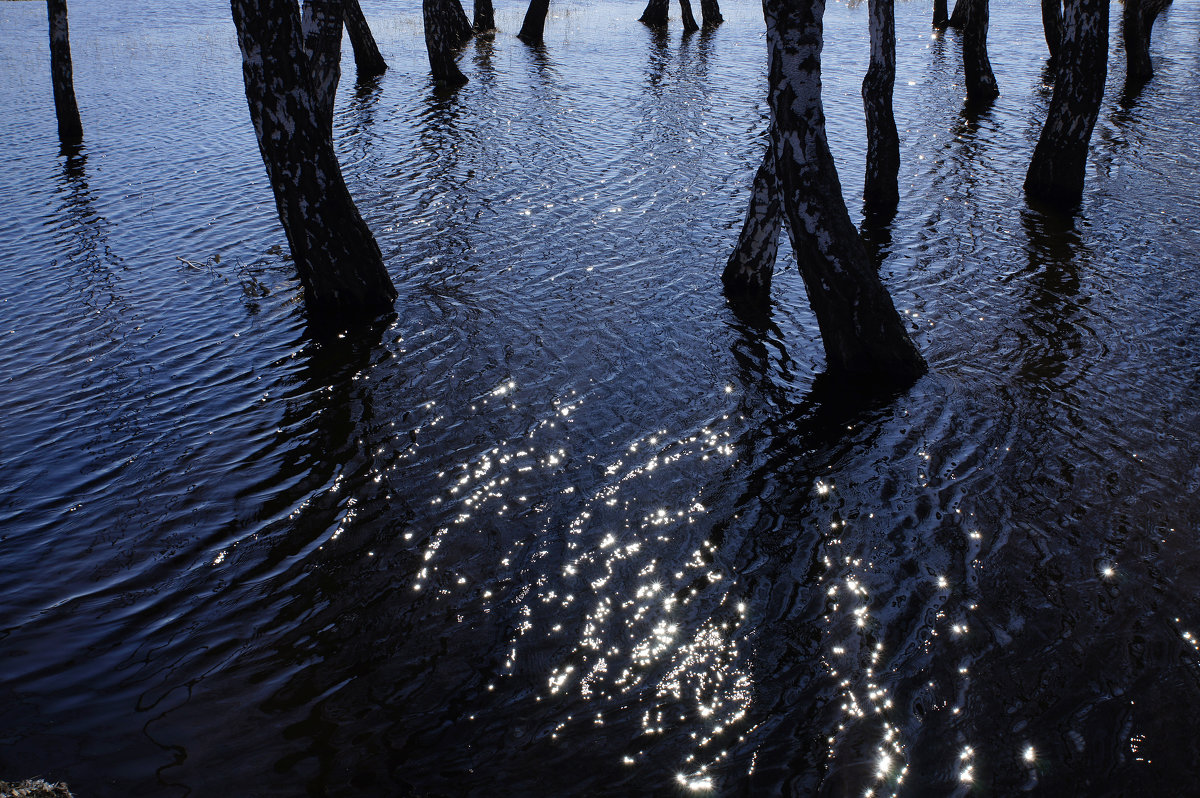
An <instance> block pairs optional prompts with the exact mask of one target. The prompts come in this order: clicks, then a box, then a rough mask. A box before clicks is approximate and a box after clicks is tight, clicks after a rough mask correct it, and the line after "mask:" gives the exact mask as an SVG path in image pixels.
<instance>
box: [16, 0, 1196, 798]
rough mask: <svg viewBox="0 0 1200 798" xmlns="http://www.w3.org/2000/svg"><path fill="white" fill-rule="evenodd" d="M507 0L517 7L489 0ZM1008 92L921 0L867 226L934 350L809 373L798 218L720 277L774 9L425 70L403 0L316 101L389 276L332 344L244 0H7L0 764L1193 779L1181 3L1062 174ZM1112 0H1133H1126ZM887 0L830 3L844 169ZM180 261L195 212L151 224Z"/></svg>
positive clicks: (1144, 787) (1116, 787)
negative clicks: (74, 134)
mask: <svg viewBox="0 0 1200 798" xmlns="http://www.w3.org/2000/svg"><path fill="white" fill-rule="evenodd" d="M518 5H519V4H518ZM992 5H993V8H992V24H991V34H990V41H991V51H992V59H993V65H994V67H995V69H996V73H997V77H998V79H999V82H1000V86H1001V89H1002V92H1003V94H1002V96H1001V97H1000V99H999V101H998V103H997V104H996V105H995V107H994V108H993V109H991V110H990V111H988V112H986V113H984V114H983V115H982V116H981V117H978V118H969V117H965V116H963V115H962V114H961V104H962V95H963V88H962V74H961V64H960V60H959V56H958V48H957V38H956V36H955V35H953V34H951V35H948V36H947V37H946V39H945V40H937V39H933V38H931V37H930V31H929V26H928V22H927V20H928V17H929V11H930V9H929V8H928V7H927V6H926V4H924V3H922V4H917V3H905V4H902V5H900V6H899V8H898V30H899V57H900V67H899V74H898V83H897V89H896V104H897V115H898V118H899V121H900V128H901V132H902V138H903V159H904V166H903V170H902V176H901V181H902V193H903V198H902V202H901V206H900V210H899V213H898V215H897V217H896V218H895V220H894V222H893V223H892V224H891V225H890V226H888V227H885V228H883V229H882V230H877V231H875V232H874V233H873V234H872V235H873V240H874V241H875V242H876V244H877V246H879V247H880V248H881V254H882V255H883V257H884V260H883V274H884V276H885V279H886V282H887V284H888V286H889V287H890V288H891V290H892V292H893V295H894V297H895V299H896V304H897V307H898V308H900V309H901V310H902V312H903V313H905V314H907V316H908V317H909V318H910V319H911V323H912V328H913V330H914V334H915V339H916V341H917V343H918V345H919V347H920V348H921V350H922V351H923V352H924V353H925V355H926V357H927V358H928V359H929V361H930V364H931V367H932V369H931V373H930V375H929V376H928V377H926V378H924V379H923V380H921V381H920V382H919V383H918V384H917V385H916V386H915V387H914V388H913V389H912V390H911V391H909V392H908V393H906V394H904V395H902V396H899V397H895V398H893V399H889V400H885V401H883V402H879V403H875V404H870V405H866V406H855V403H853V402H847V401H845V400H844V399H836V400H831V399H830V397H828V396H826V395H824V394H823V393H822V391H821V390H819V389H814V380H815V378H816V376H817V375H818V374H819V372H820V371H821V369H822V354H821V348H820V344H819V341H818V340H817V337H816V325H815V323H814V319H813V317H812V316H811V314H810V313H809V311H808V310H807V307H806V304H807V303H806V301H805V298H804V293H803V286H802V284H801V282H800V280H799V277H798V275H797V273H796V271H795V269H794V268H793V267H791V266H790V258H791V255H790V253H788V252H785V253H783V258H784V260H785V261H786V262H787V263H789V266H788V268H787V269H786V270H785V271H783V273H781V274H780V275H779V276H778V277H777V280H776V286H775V291H774V297H775V303H774V305H773V307H772V308H771V312H770V316H769V318H761V319H745V318H739V316H737V315H735V314H734V313H733V312H732V311H731V310H730V308H728V307H727V306H726V304H725V302H724V300H723V298H722V295H721V291H720V283H719V279H718V275H719V272H720V269H721V266H722V265H723V262H724V258H725V257H726V255H727V253H728V251H729V249H730V247H731V246H732V244H733V242H734V240H735V239H736V235H737V231H738V229H739V226H740V222H741V218H742V214H743V212H744V208H745V202H746V199H747V192H748V186H749V181H750V178H751V176H752V174H753V170H754V168H755V167H756V166H757V161H758V159H759V157H760V155H761V143H760V134H761V132H762V130H763V128H764V120H765V113H766V109H765V102H764V96H765V92H764V80H763V61H764V46H763V39H762V34H761V25H762V24H761V17H760V13H759V11H758V9H757V6H756V4H753V3H748V4H745V5H744V6H734V5H732V4H726V8H725V9H724V10H725V14H726V18H727V22H726V23H725V25H723V26H722V27H721V28H720V29H719V30H717V31H716V32H715V33H713V34H711V35H708V36H699V35H698V36H693V37H691V38H688V39H683V38H682V37H681V35H680V33H679V30H678V25H677V23H673V28H672V30H671V33H670V34H669V35H668V36H666V37H665V38H656V37H655V36H653V35H651V34H650V33H649V32H647V31H646V30H644V29H643V28H642V27H641V26H639V25H638V24H636V23H635V21H634V20H635V18H636V17H637V16H638V14H639V13H640V10H641V9H640V3H620V4H607V5H565V6H555V7H554V8H555V12H556V13H555V16H553V17H552V19H551V21H550V23H549V25H548V29H547V47H546V48H545V50H544V51H532V50H530V49H528V48H526V47H525V46H524V45H522V44H521V43H519V42H518V41H516V40H515V38H513V36H512V32H513V31H515V30H516V29H517V28H518V27H519V24H520V17H521V10H520V8H518V7H514V8H508V7H504V8H502V9H501V12H500V14H499V15H498V16H499V21H500V24H501V27H502V29H503V31H504V32H502V33H500V34H499V35H498V36H497V37H496V38H495V40H494V41H491V42H488V41H479V42H476V43H475V44H473V45H470V46H468V48H467V50H466V52H465V54H464V56H463V66H464V71H465V72H466V74H467V75H468V77H469V78H470V79H471V82H470V84H469V85H468V86H467V87H465V88H464V89H463V90H461V91H460V92H458V93H457V94H451V95H446V94H443V93H439V92H438V91H435V90H434V89H433V88H432V87H431V85H430V84H429V82H428V80H427V78H426V66H425V63H424V57H425V56H424V47H423V42H422V40H421V38H420V27H419V15H418V14H417V12H416V10H415V8H414V7H412V6H411V4H407V5H405V4H400V5H397V4H393V3H384V2H382V0H379V1H378V2H371V3H364V6H365V10H366V12H367V15H368V17H369V18H370V19H371V21H372V23H373V25H374V27H375V30H376V34H377V37H378V39H379V41H380V45H381V48H382V50H383V52H384V55H385V56H386V57H387V58H388V59H389V61H390V63H391V65H392V68H391V70H390V71H389V72H388V73H387V75H386V76H384V77H383V78H382V79H381V80H380V81H378V82H377V83H371V84H359V85H356V83H355V78H354V74H353V68H352V65H351V63H350V61H349V60H348V61H347V64H346V72H345V75H344V80H343V85H342V87H341V89H340V93H339V96H338V110H337V121H336V125H337V140H338V148H339V153H340V155H341V158H342V162H343V164H344V167H345V171H346V175H347V181H348V183H349V185H350V187H351V191H352V192H353V193H354V195H355V196H356V198H357V199H358V201H359V206H360V208H361V209H362V210H363V213H364V215H365V216H366V217H367V219H368V221H369V223H370V224H371V226H372V227H373V229H374V230H375V231H376V235H377V236H378V239H379V242H380V245H381V247H382V249H383V251H384V253H385V256H386V259H387V263H388V267H389V269H390V271H391V273H392V276H393V278H394V280H395V281H396V284H397V286H398V288H399V291H400V298H399V300H398V301H397V303H396V309H397V315H396V318H395V319H394V320H393V321H392V322H391V323H390V324H388V325H387V326H386V328H385V329H381V330H380V331H379V333H378V335H377V336H375V340H368V341H365V342H349V341H341V342H337V343H334V344H325V345H318V344H316V343H314V342H312V341H311V340H310V339H309V338H308V337H306V334H305V328H304V318H303V308H302V306H301V305H300V304H299V303H298V288H297V284H296V280H295V278H294V273H293V269H292V267H291V265H290V263H289V261H288V260H287V257H286V254H285V252H286V247H285V245H284V239H283V235H282V232H281V230H280V229H279V227H278V223H277V220H276V218H275V211H274V205H273V202H272V199H271V195H270V192H269V189H268V187H267V185H266V182H265V177H264V171H263V168H262V164H261V162H260V160H259V156H258V152H257V149H256V145H255V142H254V138H253V132H252V129H251V127H250V124H249V117H248V114H247V112H246V108H245V101H244V98H243V96H242V95H241V93H240V92H241V73H240V60H239V54H238V52H237V48H236V42H235V39H234V35H233V30H232V24H231V22H230V21H229V16H228V6H227V5H223V4H221V3H220V2H215V0H214V2H198V1H193V2H189V3H186V4H184V5H180V4H169V7H168V6H162V5H161V4H153V3H149V2H145V1H144V0H135V1H134V2H127V3H120V4H108V3H100V2H97V1H96V0H73V2H72V4H71V14H72V34H73V45H74V53H75V73H76V85H77V91H78V95H79V101H80V106H81V109H82V116H83V122H84V128H85V132H86V145H85V147H84V150H83V152H82V153H81V154H78V155H74V156H70V157H66V156H63V155H60V154H59V152H58V146H57V142H56V136H55V128H54V121H53V109H52V104H51V101H50V96H49V95H50V92H49V76H48V69H47V61H48V55H47V52H46V41H45V40H46V36H45V24H46V23H45V10H44V6H43V5H42V4H39V3H15V2H14V3H0V75H3V79H2V80H0V107H3V108H4V109H5V113H4V114H3V117H2V118H0V164H2V165H0V189H2V192H3V196H4V198H5V203H4V204H5V212H4V213H3V215H2V216H0V336H2V338H0V341H2V345H0V375H2V380H3V383H2V386H3V388H2V390H0V779H5V778H7V779H16V778H23V777H29V776H35V775H40V776H45V777H48V778H52V779H65V780H67V781H69V782H70V783H71V785H72V787H73V788H74V789H75V791H76V794H77V795H80V796H142V795H152V796H186V795H191V796H225V795H244V796H259V795H262V796H266V795H272V796H275V795H278V796H294V795H402V794H419V795H442V794H444V795H460V794H476V795H537V794H546V795H552V794H588V795H601V794H612V795H626V794H666V795H671V794H676V793H686V792H689V791H696V792H699V793H706V792H713V793H716V794H722V795H766V794H775V793H791V794H797V795H807V794H816V793H823V794H829V795H889V794H894V793H899V794H902V795H940V794H959V795H967V794H980V795H1005V794H1011V793H1015V792H1018V791H1021V790H1031V791H1034V792H1035V793H1041V794H1047V795H1063V794H1074V795H1182V794H1189V793H1193V792H1194V791H1195V790H1196V787H1195V785H1196V783H1197V781H1196V780H1197V778H1200V736H1197V735H1196V733H1195V730H1196V720H1195V718H1196V717H1197V714H1198V713H1200V641H1198V640H1197V637H1196V635H1197V634H1200V608H1198V607H1197V601H1196V596H1197V593H1198V592H1200V568H1198V566H1200V544H1198V542H1197V532H1198V531H1200V499H1197V498H1196V493H1197V491H1198V490H1200V442H1198V439H1197V433H1198V432H1200V379H1198V377H1197V373H1198V367H1200V344H1198V342H1197V336H1198V333H1200V301H1198V300H1197V299H1196V296H1197V292H1198V290H1200V269H1198V268H1197V266H1198V265H1200V264H1198V263H1197V260H1198V256H1197V253H1198V252H1200V200H1198V199H1197V196H1198V194H1200V176H1198V175H1197V171H1196V164H1197V163H1200V143H1198V141H1200V139H1198V137H1197V136H1196V121H1195V120H1196V112H1195V108H1196V100H1197V97H1198V95H1200V47H1197V39H1198V36H1200V9H1198V8H1197V7H1196V6H1195V5H1194V4H1191V3H1188V2H1176V4H1175V6H1174V7H1173V8H1172V9H1171V10H1170V12H1169V13H1168V14H1167V15H1166V16H1165V17H1163V18H1162V19H1161V20H1160V22H1159V24H1158V26H1157V27H1156V30H1155V41H1154V47H1153V54H1154V58H1155V64H1156V67H1157V70H1158V74H1157V76H1156V77H1155V79H1154V80H1153V81H1152V82H1151V83H1150V84H1149V85H1148V86H1147V87H1146V88H1145V90H1144V91H1143V92H1141V93H1140V94H1139V95H1136V96H1132V97H1124V98H1123V97H1122V85H1121V82H1122V81H1121V78H1120V75H1121V74H1122V73H1123V64H1124V59H1123V54H1122V52H1121V50H1120V46H1119V43H1118V42H1119V39H1117V38H1116V37H1114V40H1113V54H1112V57H1111V66H1112V73H1113V75H1114V76H1115V77H1113V78H1112V79H1111V80H1110V85H1109V90H1108V93H1107V95H1106V101H1105V106H1104V108H1103V110H1102V112H1101V117H1100V122H1099V124H1098V126H1097V130H1096V134H1095V137H1094V139H1093V151H1092V157H1091V160H1090V163H1089V173H1088V188H1087V192H1086V196H1085V199H1084V203H1083V206H1082V208H1081V210H1080V212H1079V213H1078V215H1076V216H1075V217H1074V218H1072V219H1066V220H1064V219H1059V218H1055V217H1051V216H1047V215H1043V214H1042V213H1040V212H1038V211H1037V210H1032V209H1030V208H1029V207H1028V206H1027V205H1026V203H1025V201H1024V199H1023V196H1022V192H1021V181H1022V179H1023V175H1024V169H1025V166H1026V164H1027V161H1028V158H1029V156H1030V153H1031V151H1032V145H1033V142H1034V140H1035V139H1036V136H1037V133H1038V129H1039V125H1040V119H1041V118H1042V115H1043V113H1044V110H1045V108H1046V105H1047V104H1048V102H1049V89H1048V87H1047V86H1046V84H1045V73H1044V70H1043V66H1044V47H1045V45H1044V43H1043V41H1042V38H1041V32H1040V25H1039V21H1038V20H1039V17H1038V11H1037V6H1036V4H1035V3H1033V2H1032V1H1031V0H1022V2H1004V1H1003V0H996V1H995V2H993V4H992ZM1118 13H1119V6H1114V15H1117V14H1118ZM865 30H866V21H865V8H863V7H862V6H859V7H856V8H847V7H845V6H841V5H832V6H831V7H830V8H829V10H828V13H827V45H826V58H825V63H826V70H825V98H826V106H827V110H828V113H829V128H830V137H831V141H832V143H833V147H834V150H835V155H836V156H837V158H838V159H839V165H840V168H841V171H842V178H843V182H844V187H845V190H846V194H847V197H848V198H849V200H850V203H849V204H850V205H851V208H852V210H855V209H857V205H858V203H857V201H855V199H854V198H855V197H856V196H857V194H858V192H859V191H860V186H861V182H862V167H861V163H862V160H863V156H864V143H863V133H862V121H861V117H862V111H861V105H860V101H859V99H858V82H859V80H860V79H861V75H862V73H863V70H864V68H865V55H866V50H867V48H866V42H865ZM180 259H183V260H180Z"/></svg>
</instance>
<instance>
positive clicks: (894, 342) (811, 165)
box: [763, 0, 925, 388]
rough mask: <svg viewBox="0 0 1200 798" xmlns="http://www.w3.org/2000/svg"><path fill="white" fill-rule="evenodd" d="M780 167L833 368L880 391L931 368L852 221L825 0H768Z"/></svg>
mask: <svg viewBox="0 0 1200 798" xmlns="http://www.w3.org/2000/svg"><path fill="white" fill-rule="evenodd" d="M763 12H764V16H765V17H766V22H767V48H768V52H769V54H770V71H769V76H770V97H769V100H770V107H771V117H772V123H773V125H774V130H775V138H774V143H775V167H776V174H777V177H778V181H779V188H780V190H781V191H782V195H783V208H784V213H785V214H786V217H787V221H788V229H789V230H790V232H791V237H792V248H793V250H795V252H796V260H797V263H798V264H799V266H800V273H801V275H802V277H803V278H804V286H805V289H806V290H807V292H808V300H809V304H810V305H811V306H812V309H813V313H814V315H815V316H816V318H817V324H818V326H819V327H820V330H821V340H822V343H823V344H824V347H825V361H826V368H827V370H828V372H829V373H830V375H833V376H836V377H838V378H849V379H851V380H853V381H854V382H856V383H860V384H863V385H870V386H871V387H873V388H885V387H886V388H894V387H896V386H902V385H903V386H907V385H909V384H911V383H912V381H913V380H915V379H916V378H917V377H918V376H920V375H921V374H923V373H924V372H925V362H924V361H923V360H922V359H921V356H920V354H918V352H917V350H916V347H914V346H913V343H912V341H911V340H910V339H909V337H908V333H907V331H906V330H905V328H904V323H903V322H902V321H901V319H900V316H899V314H898V313H896V308H895V306H894V305H893V304H892V299H891V297H890V296H889V295H888V292H887V289H886V288H884V286H883V283H882V282H881V281H880V279H879V274H878V273H877V272H876V271H875V269H874V268H872V265H871V261H870V257H869V256H868V254H867V250H866V247H865V246H864V245H863V242H862V239H861V238H860V237H859V235H858V231H857V230H856V229H855V228H854V225H853V223H852V222H851V221H850V214H849V213H848V212H847V210H846V203H845V200H844V199H843V197H842V187H841V183H840V182H839V180H838V175H837V169H836V168H835V167H834V162H833V155H832V154H831V153H830V151H829V142H828V140H827V138H826V134H825V112H824V109H823V107H822V104H821V47H822V16H823V15H824V12H825V3H824V0H763Z"/></svg>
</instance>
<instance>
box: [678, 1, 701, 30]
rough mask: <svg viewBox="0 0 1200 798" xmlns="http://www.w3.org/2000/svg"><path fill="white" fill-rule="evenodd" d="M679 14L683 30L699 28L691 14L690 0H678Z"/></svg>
mask: <svg viewBox="0 0 1200 798" xmlns="http://www.w3.org/2000/svg"><path fill="white" fill-rule="evenodd" d="M679 14H680V16H681V17H682V18H683V32H684V33H691V32H693V31H698V30H700V26H699V25H698V24H696V17H695V15H693V14H692V0H679Z"/></svg>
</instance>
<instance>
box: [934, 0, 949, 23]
mask: <svg viewBox="0 0 1200 798" xmlns="http://www.w3.org/2000/svg"><path fill="white" fill-rule="evenodd" d="M949 26H950V16H949V15H948V14H947V13H946V0H933V27H935V28H937V29H938V30H945V29H946V28H948V27H949Z"/></svg>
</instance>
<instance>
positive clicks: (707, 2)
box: [700, 0, 725, 28]
mask: <svg viewBox="0 0 1200 798" xmlns="http://www.w3.org/2000/svg"><path fill="white" fill-rule="evenodd" d="M700 16H701V17H703V19H704V27H706V28H715V27H717V26H718V25H720V24H721V23H722V22H724V21H725V17H723V16H721V4H720V2H718V0H700Z"/></svg>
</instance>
